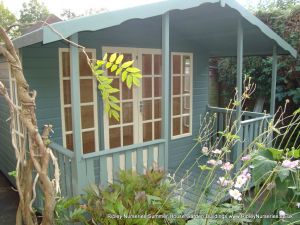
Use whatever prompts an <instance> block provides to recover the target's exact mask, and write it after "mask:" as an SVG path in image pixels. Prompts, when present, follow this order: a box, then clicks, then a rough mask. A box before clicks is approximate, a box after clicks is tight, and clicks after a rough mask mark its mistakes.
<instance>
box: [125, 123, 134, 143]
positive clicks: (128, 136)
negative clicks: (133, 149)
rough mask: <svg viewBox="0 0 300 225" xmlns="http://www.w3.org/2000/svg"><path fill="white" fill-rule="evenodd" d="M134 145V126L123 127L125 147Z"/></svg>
mask: <svg viewBox="0 0 300 225" xmlns="http://www.w3.org/2000/svg"><path fill="white" fill-rule="evenodd" d="M132 144H133V126H126V127H123V146H126V145H132Z"/></svg>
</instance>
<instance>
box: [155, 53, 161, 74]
mask: <svg viewBox="0 0 300 225" xmlns="http://www.w3.org/2000/svg"><path fill="white" fill-rule="evenodd" d="M161 68H162V61H161V55H154V74H155V75H161Z"/></svg>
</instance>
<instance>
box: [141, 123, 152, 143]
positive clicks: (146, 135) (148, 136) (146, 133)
mask: <svg viewBox="0 0 300 225" xmlns="http://www.w3.org/2000/svg"><path fill="white" fill-rule="evenodd" d="M151 140H152V123H144V124H143V141H144V142H145V141H151Z"/></svg>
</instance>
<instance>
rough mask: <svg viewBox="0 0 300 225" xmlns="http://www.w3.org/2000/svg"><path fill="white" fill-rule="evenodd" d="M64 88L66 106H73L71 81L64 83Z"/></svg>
mask: <svg viewBox="0 0 300 225" xmlns="http://www.w3.org/2000/svg"><path fill="white" fill-rule="evenodd" d="M63 88H64V90H63V91H64V105H69V104H71V84H70V81H69V80H64V81H63Z"/></svg>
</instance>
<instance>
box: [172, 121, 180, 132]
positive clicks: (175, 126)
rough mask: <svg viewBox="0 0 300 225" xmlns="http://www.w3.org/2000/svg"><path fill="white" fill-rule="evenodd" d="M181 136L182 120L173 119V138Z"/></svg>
mask: <svg viewBox="0 0 300 225" xmlns="http://www.w3.org/2000/svg"><path fill="white" fill-rule="evenodd" d="M179 134H180V118H174V119H173V136H175V135H179Z"/></svg>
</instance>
